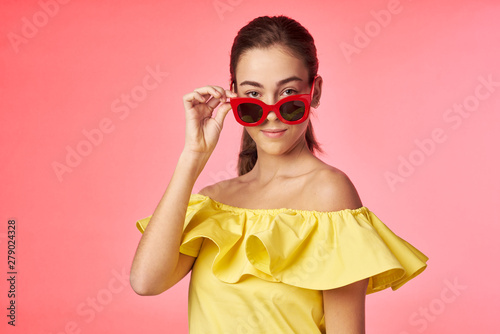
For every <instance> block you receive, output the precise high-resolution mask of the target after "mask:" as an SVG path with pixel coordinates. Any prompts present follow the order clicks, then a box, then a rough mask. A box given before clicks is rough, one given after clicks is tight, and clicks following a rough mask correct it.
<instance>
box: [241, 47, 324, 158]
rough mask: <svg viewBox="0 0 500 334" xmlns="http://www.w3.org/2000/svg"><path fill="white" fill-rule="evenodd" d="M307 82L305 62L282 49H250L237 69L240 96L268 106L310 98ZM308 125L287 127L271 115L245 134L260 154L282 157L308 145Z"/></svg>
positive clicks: (305, 123) (307, 122)
mask: <svg viewBox="0 0 500 334" xmlns="http://www.w3.org/2000/svg"><path fill="white" fill-rule="evenodd" d="M308 78H309V73H308V70H307V68H306V67H305V65H304V63H303V61H302V60H300V59H298V58H296V57H294V56H292V55H291V53H289V52H286V50H285V49H283V47H281V46H273V47H270V48H267V49H260V48H255V49H250V50H249V51H247V52H245V53H244V54H243V55H242V56H241V57H240V60H239V62H238V65H237V66H236V83H237V85H238V86H237V92H238V96H239V97H251V98H256V99H259V100H261V101H263V102H264V103H266V104H269V105H273V104H275V103H276V102H278V101H279V100H280V99H282V98H284V97H287V96H290V95H296V94H309V92H310V87H309V82H308V81H309V80H308ZM315 90H316V89H315ZM308 124H309V118H308V119H306V120H305V121H304V122H303V123H300V124H295V125H289V124H285V123H283V122H281V121H280V120H279V119H278V117H277V116H276V114H275V113H274V112H273V111H271V112H270V113H269V115H268V116H267V119H266V121H264V123H262V124H261V125H258V126H251V127H246V130H247V132H248V134H249V135H250V136H251V137H252V139H253V140H254V141H255V143H256V144H257V149H258V151H260V150H264V152H267V153H269V154H273V155H274V154H277V155H279V154H286V153H288V152H290V151H292V150H293V149H294V148H296V147H302V144H303V145H305V131H306V128H307V125H308Z"/></svg>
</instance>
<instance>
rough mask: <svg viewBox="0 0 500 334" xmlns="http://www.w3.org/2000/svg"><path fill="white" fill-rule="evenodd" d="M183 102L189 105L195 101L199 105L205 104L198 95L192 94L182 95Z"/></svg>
mask: <svg viewBox="0 0 500 334" xmlns="http://www.w3.org/2000/svg"><path fill="white" fill-rule="evenodd" d="M184 101H185V102H188V103H191V104H192V103H193V102H195V101H198V102H199V103H205V102H206V99H205V98H204V97H203V96H202V95H201V94H200V93H198V92H192V93H189V94H186V95H184Z"/></svg>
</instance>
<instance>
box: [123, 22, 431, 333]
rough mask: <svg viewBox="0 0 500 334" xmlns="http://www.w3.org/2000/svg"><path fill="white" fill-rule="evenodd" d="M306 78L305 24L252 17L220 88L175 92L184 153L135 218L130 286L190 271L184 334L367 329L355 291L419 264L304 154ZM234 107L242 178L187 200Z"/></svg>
mask: <svg viewBox="0 0 500 334" xmlns="http://www.w3.org/2000/svg"><path fill="white" fill-rule="evenodd" d="M317 71H318V60H317V58H316V48H315V46H314V41H313V38H312V37H311V35H310V34H309V32H308V31H307V30H306V29H305V28H304V27H302V26H301V25H300V24H299V23H298V22H296V21H294V20H292V19H289V18H287V17H283V16H280V17H259V18H257V19H255V20H253V21H252V22H250V23H249V24H248V25H247V26H245V27H243V28H242V29H241V30H240V31H239V33H238V35H237V36H236V38H235V41H234V44H233V47H232V50H231V64H230V72H231V90H224V89H223V88H222V87H218V86H206V87H202V88H198V89H195V90H194V91H193V92H191V93H188V94H186V95H185V96H184V107H185V111H186V138H185V147H184V150H183V152H182V154H181V156H180V158H179V161H178V164H177V167H176V169H175V172H174V174H173V176H172V179H171V181H170V183H169V185H168V187H167V190H166V192H165V194H164V196H163V197H162V199H161V201H160V203H159V204H158V207H157V208H156V210H155V211H154V213H153V215H152V216H150V217H147V218H144V219H142V220H140V221H138V222H137V226H138V228H139V229H140V230H141V232H143V236H142V238H141V241H140V243H139V246H138V248H137V252H136V255H135V258H134V261H133V264H132V270H131V275H130V280H131V285H132V287H133V289H134V290H135V291H136V292H137V293H138V294H140V295H156V294H159V293H162V292H163V291H165V290H167V289H169V288H170V287H172V286H173V285H175V284H176V283H177V282H178V281H179V280H181V279H182V278H183V277H184V276H185V275H186V274H187V273H188V272H189V271H190V270H192V274H191V282H190V289H189V292H190V293H189V326H190V332H191V333H364V332H365V324H364V321H365V316H364V312H365V295H366V294H368V293H372V292H376V291H379V290H382V289H385V288H387V287H392V288H393V289H396V288H399V287H400V286H401V285H403V284H404V283H405V282H407V281H408V280H409V279H411V278H413V277H414V276H416V275H417V274H419V273H420V272H421V271H423V270H424V269H425V267H426V264H425V262H426V261H427V257H426V256H425V255H423V254H422V253H420V252H419V251H418V250H417V249H415V248H414V247H413V246H411V245H410V244H408V243H407V242H406V241H404V240H402V239H400V238H399V237H397V236H396V235H394V234H393V233H392V232H391V231H390V230H389V229H388V228H387V227H386V226H385V225H384V224H383V223H382V222H381V221H380V220H378V218H377V217H376V216H375V215H374V214H373V213H372V212H370V211H369V210H368V209H367V208H366V207H363V205H362V203H361V200H360V199H359V196H358V194H357V192H356V189H355V187H354V186H353V184H352V183H351V182H350V180H349V178H348V177H347V176H346V175H345V174H344V173H343V172H342V171H340V170H338V169H336V168H334V167H332V166H329V165H327V164H325V163H324V162H322V161H321V160H319V159H318V158H317V157H316V156H315V155H314V151H315V150H317V149H318V144H317V142H316V140H315V138H314V134H313V130H312V126H311V123H310V120H309V108H310V106H312V107H313V108H315V107H317V106H318V105H319V103H320V98H321V93H322V86H323V80H322V78H321V76H318V75H317ZM228 98H229V99H230V100H229V101H228ZM273 105H275V106H274V107H270V106H273ZM216 108H218V109H217V112H216V113H214V109H216ZM231 109H233V112H234V115H235V117H236V119H237V121H238V122H239V123H240V124H242V125H244V126H245V127H244V129H243V139H242V148H241V153H240V156H239V163H238V168H239V176H238V177H236V178H233V179H229V180H225V181H222V182H219V183H217V184H215V185H211V186H208V187H206V188H204V189H203V190H201V191H200V193H199V194H192V195H191V192H192V189H193V185H194V183H195V181H196V179H197V177H198V176H199V174H200V173H201V171H202V170H203V168H204V166H205V164H206V162H207V161H208V159H209V157H210V155H211V153H212V151H213V150H214V148H215V146H216V143H217V141H218V138H219V135H220V133H221V131H222V125H223V121H224V119H225V117H226V115H227V113H228V112H229V110H231ZM146 226H147V228H146ZM179 245H180V247H179Z"/></svg>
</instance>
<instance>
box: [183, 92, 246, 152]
mask: <svg viewBox="0 0 500 334" xmlns="http://www.w3.org/2000/svg"><path fill="white" fill-rule="evenodd" d="M236 96H237V94H236V93H233V92H231V91H229V90H224V89H223V88H222V87H219V86H205V87H201V88H197V89H195V90H194V91H193V92H191V93H188V94H186V95H184V97H183V101H184V109H185V110H186V142H185V148H184V149H185V150H189V151H190V152H194V153H205V154H207V153H208V154H211V153H212V151H213V150H214V148H215V145H216V144H217V141H218V140H219V136H220V133H221V131H222V125H223V123H224V119H225V117H226V115H227V113H228V112H229V110H231V105H230V104H229V102H226V101H227V98H228V97H236ZM217 107H219V108H218V110H217V113H216V115H214V110H215V109H216V108H217Z"/></svg>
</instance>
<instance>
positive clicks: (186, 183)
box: [130, 86, 235, 295]
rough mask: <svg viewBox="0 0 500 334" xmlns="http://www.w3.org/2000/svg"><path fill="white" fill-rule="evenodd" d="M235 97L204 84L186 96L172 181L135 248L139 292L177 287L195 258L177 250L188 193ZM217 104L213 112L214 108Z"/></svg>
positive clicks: (154, 292)
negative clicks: (181, 137)
mask: <svg viewBox="0 0 500 334" xmlns="http://www.w3.org/2000/svg"><path fill="white" fill-rule="evenodd" d="M233 96H235V94H234V93H232V92H230V91H225V90H224V89H223V88H221V87H217V86H206V87H202V88H198V89H196V90H195V91H194V92H192V93H189V94H186V95H185V96H184V98H183V100H184V109H185V111H186V139H185V146H184V150H183V151H182V153H181V155H180V157H179V161H178V162H177V166H176V168H175V171H174V174H173V175H172V179H171V180H170V183H169V185H168V186H167V189H166V191H165V193H164V195H163V197H162V198H161V200H160V202H159V204H158V206H157V207H156V209H155V211H154V212H153V215H152V217H151V219H150V221H149V223H148V226H147V227H146V229H145V231H144V233H143V235H142V237H141V240H140V242H139V245H138V247H137V250H136V253H135V256H134V260H133V262H132V268H131V272H130V284H131V286H132V288H133V289H134V291H135V292H136V293H137V294H139V295H157V294H160V293H162V292H164V291H165V290H167V289H168V288H170V287H172V286H173V285H175V284H176V283H177V282H178V281H179V280H181V279H182V278H183V277H184V276H185V275H186V274H187V273H188V272H189V270H191V267H192V265H193V263H194V260H195V258H194V257H191V256H187V255H184V254H181V253H179V246H180V243H181V237H182V231H183V227H184V220H185V216H186V210H187V206H188V203H189V197H190V195H191V193H192V190H193V186H194V184H195V182H196V179H197V178H198V176H199V175H200V173H201V171H202V170H203V168H204V167H205V164H206V163H207V161H208V158H209V157H210V155H211V154H212V152H213V150H214V148H215V145H216V144H217V141H218V139H219V136H220V132H221V130H222V124H223V122H224V118H225V116H226V115H227V113H228V111H229V110H230V109H231V106H230V104H229V103H228V102H226V99H227V97H233ZM217 106H219V109H218V110H217V114H216V115H215V116H214V115H213V110H214V109H215V108H216V107H217Z"/></svg>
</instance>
